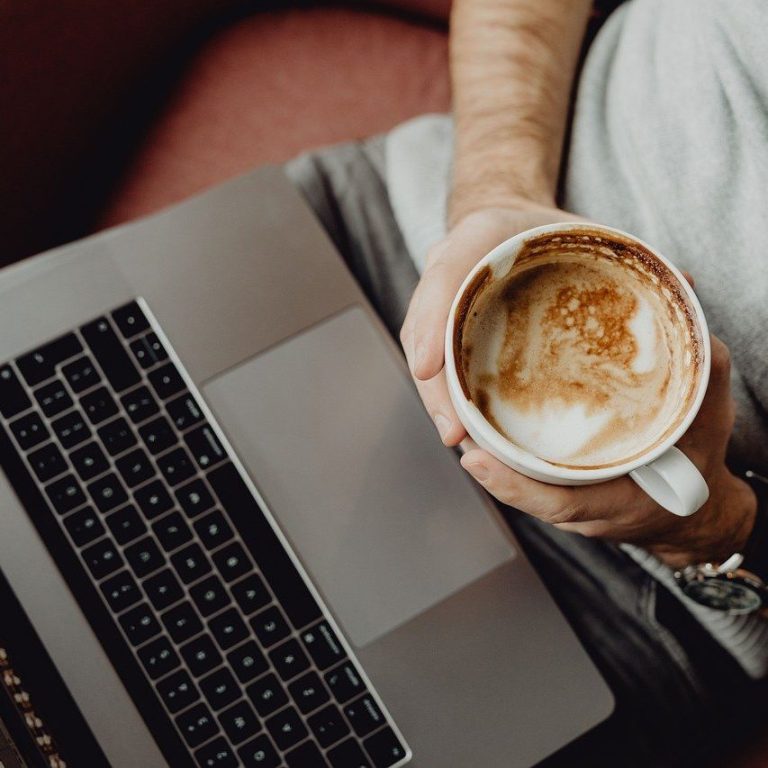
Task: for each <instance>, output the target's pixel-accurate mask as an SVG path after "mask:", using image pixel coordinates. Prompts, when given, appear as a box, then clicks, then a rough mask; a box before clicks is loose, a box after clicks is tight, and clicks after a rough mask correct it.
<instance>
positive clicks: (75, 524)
mask: <svg viewBox="0 0 768 768" xmlns="http://www.w3.org/2000/svg"><path fill="white" fill-rule="evenodd" d="M64 527H65V528H66V529H67V531H68V533H69V535H70V536H71V537H72V541H74V542H75V546H76V547H84V546H85V545H86V544H90V543H91V542H92V541H96V539H98V538H99V537H100V536H102V535H103V534H104V532H105V531H104V526H103V525H102V524H101V520H99V516H98V515H97V514H96V510H94V509H93V507H85V508H83V509H81V510H79V511H78V512H73V513H72V514H71V515H67V516H66V517H65V518H64Z"/></svg>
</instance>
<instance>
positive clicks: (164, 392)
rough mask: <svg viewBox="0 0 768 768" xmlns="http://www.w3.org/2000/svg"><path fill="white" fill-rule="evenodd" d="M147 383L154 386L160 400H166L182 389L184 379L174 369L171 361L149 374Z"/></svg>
mask: <svg viewBox="0 0 768 768" xmlns="http://www.w3.org/2000/svg"><path fill="white" fill-rule="evenodd" d="M149 383H150V384H151V385H152V386H153V387H154V389H155V392H157V396H158V397H159V398H160V399H161V400H168V399H169V398H170V397H173V395H175V394H178V393H179V392H181V390H182V389H184V379H182V378H181V375H180V374H179V372H178V371H177V370H176V366H175V365H174V364H173V363H166V364H165V365H164V366H162V368H158V369H157V370H155V371H152V373H150V374H149Z"/></svg>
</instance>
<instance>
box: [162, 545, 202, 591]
mask: <svg viewBox="0 0 768 768" xmlns="http://www.w3.org/2000/svg"><path fill="white" fill-rule="evenodd" d="M171 562H172V563H173V567H174V568H175V569H176V573H178V574H179V576H180V577H181V580H182V581H183V582H184V583H185V584H191V583H192V582H193V581H197V580H198V579H199V578H200V577H201V576H205V575H206V574H207V573H209V572H210V570H211V564H210V563H209V562H208V558H207V557H206V556H205V555H204V554H203V550H202V549H200V546H199V545H198V544H190V545H189V546H188V547H185V548H184V549H182V550H181V552H177V553H176V554H175V555H173V557H171Z"/></svg>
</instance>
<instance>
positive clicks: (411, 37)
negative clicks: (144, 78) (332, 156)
mask: <svg viewBox="0 0 768 768" xmlns="http://www.w3.org/2000/svg"><path fill="white" fill-rule="evenodd" d="M448 107H449V81H448V71H447V38H446V34H445V32H444V31H443V30H441V29H439V28H436V27H430V26H426V25H421V24H419V23H417V22H410V21H407V20H403V19H399V18H397V17H395V16H388V15H384V14H378V13H373V12H356V11H352V10H347V9H308V10H293V11H285V12H278V13H259V14H256V15H254V16H252V17H250V18H248V19H246V20H244V21H241V22H239V23H237V24H236V25H234V26H233V27H231V28H229V29H227V30H225V31H223V32H220V33H218V34H217V35H216V36H215V37H214V38H213V39H211V40H210V41H209V42H208V43H207V44H206V45H205V46H204V48H203V49H202V50H201V51H200V52H199V54H198V55H197V56H196V57H195V58H194V59H193V61H191V63H190V64H189V66H188V68H187V69H186V71H185V74H184V76H183V78H182V79H181V82H180V84H179V86H178V88H177V90H176V91H175V93H174V95H173V97H172V99H171V101H170V102H169V103H168V105H167V108H166V109H165V110H164V112H163V114H162V115H161V116H160V118H159V119H158V120H157V121H156V123H155V124H154V126H153V127H152V129H151V130H150V132H149V133H148V135H147V136H146V140H145V141H144V143H143V145H142V146H141V148H140V149H139V151H138V153H137V155H136V157H135V160H134V162H132V163H131V167H130V170H129V171H128V174H127V176H126V177H125V178H124V179H123V181H122V182H121V183H120V184H119V185H118V188H117V190H116V192H115V195H114V197H113V199H112V201H111V202H110V204H109V206H108V207H107V210H106V213H105V215H104V217H103V219H102V222H101V223H102V225H103V226H106V225H112V224H117V223H119V222H123V221H126V220H129V219H133V218H136V217H137V216H141V215H143V214H147V213H150V212H152V211H154V210H157V209H158V208H160V207H162V206H165V205H168V204H170V203H173V202H175V201H178V200H180V199H182V198H184V197H187V196H188V195H191V194H193V193H195V192H197V191H199V190H202V189H204V188H206V187H208V186H210V185H212V184H215V183H217V182H219V181H222V180H224V179H226V178H228V177H230V176H233V175H235V174H238V173H240V172H242V171H245V170H247V169H248V168H251V167H253V166H256V165H260V164H264V163H274V162H280V161H283V160H286V159H288V158H290V157H292V156H293V155H295V154H296V153H298V152H300V151H302V150H304V149H306V148H309V147H313V146H319V145H323V144H329V143H333V142H338V141H344V140H348V139H354V138H361V137H365V136H368V135H371V134H374V133H377V132H380V131H384V130H386V129H388V128H390V127H391V126H393V125H395V124H397V123H398V122H400V121H402V120H404V119H407V118H409V117H411V116H414V115H417V114H420V113H423V112H430V111H444V110H446V109H448Z"/></svg>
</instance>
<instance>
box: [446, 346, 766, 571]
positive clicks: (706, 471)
mask: <svg viewBox="0 0 768 768" xmlns="http://www.w3.org/2000/svg"><path fill="white" fill-rule="evenodd" d="M733 422H734V403H733V398H732V397H731V390H730V356H729V353H728V348H727V347H726V346H725V344H723V342H722V341H720V339H718V338H716V337H715V336H713V337H712V371H711V374H710V380H709V387H708V389H707V394H706V396H705V398H704V402H703V403H702V406H701V409H700V411H699V413H698V415H697V416H696V419H695V420H694V422H693V424H691V427H690V429H689V430H688V431H687V432H686V433H685V435H683V437H682V438H681V439H680V441H679V442H678V444H677V447H678V448H680V450H682V451H683V452H684V453H685V454H686V455H687V456H688V458H689V459H690V460H691V461H692V462H693V463H694V464H695V465H696V467H697V468H698V470H699V471H700V472H701V474H702V475H703V476H704V478H705V479H706V481H707V485H708V486H709V490H710V497H709V500H708V501H707V503H706V504H705V505H704V506H703V507H702V508H701V509H700V510H699V511H698V512H696V513H695V514H694V515H692V516H691V517H676V516H675V515H673V514H671V513H670V512H668V511H667V510H665V509H663V508H662V507H660V506H659V505H658V504H656V503H655V502H654V501H653V500H652V499H651V498H650V497H649V496H647V495H646V494H645V493H644V492H643V491H642V490H640V488H639V487H638V486H637V485H636V484H635V483H634V482H633V481H632V480H631V479H630V478H629V477H622V478H619V479H617V480H611V481H609V482H606V483H600V484H598V485H586V486H578V487H573V488H566V487H561V486H554V485H547V484H545V483H539V482H537V481H536V480H531V479H530V478H528V477H525V476H524V475H521V474H520V473H518V472H515V471H514V470H512V469H510V468H509V467H507V466H505V465H504V464H502V463H501V462H499V461H497V460H496V459H495V458H494V457H493V456H491V455H490V454H489V453H487V452H486V451H483V450H481V449H480V448H478V447H477V446H476V445H474V444H471V445H472V447H471V449H470V450H468V451H467V452H466V453H465V454H464V456H463V457H462V459H461V463H462V466H463V467H464V468H465V469H466V470H467V471H468V472H469V473H470V474H471V475H472V476H473V477H474V478H475V479H476V480H477V481H478V482H479V483H481V484H482V486H483V487H484V488H485V489H486V490H487V491H489V492H490V493H492V494H493V495H494V496H495V497H496V498H497V499H499V501H502V502H503V503H505V504H509V505H510V506H513V507H516V508H517V509H520V510H522V511H523V512H527V513H528V514H530V515H533V516H535V517H537V518H539V519H540V520H544V521H545V522H548V523H551V524H553V525H555V526H556V527H558V528H561V529H563V530H566V531H573V532H574V533H580V534H582V535H584V536H597V537H600V538H604V539H608V540H612V541H617V542H627V543H631V544H637V545H640V546H643V547H645V548H646V549H648V550H649V551H651V552H653V553H654V554H655V555H656V556H657V557H659V558H660V559H661V560H663V561H664V562H666V563H667V564H668V565H671V566H673V567H683V566H686V565H691V564H695V563H701V562H718V561H722V560H724V559H725V558H727V557H729V556H730V555H732V554H733V553H734V552H740V551H742V550H743V547H744V544H745V543H746V540H747V538H748V537H749V533H750V531H751V530H752V527H753V525H754V520H755V514H756V507H757V501H756V499H755V495H754V492H753V491H752V489H751V488H750V487H749V485H748V484H747V483H745V482H744V481H743V480H740V479H738V478H737V477H735V476H734V475H732V474H731V473H730V472H729V471H728V469H727V467H726V466H725V451H726V446H727V444H728V439H729V438H730V435H731V431H732V430H733ZM468 442H470V443H471V441H468Z"/></svg>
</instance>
